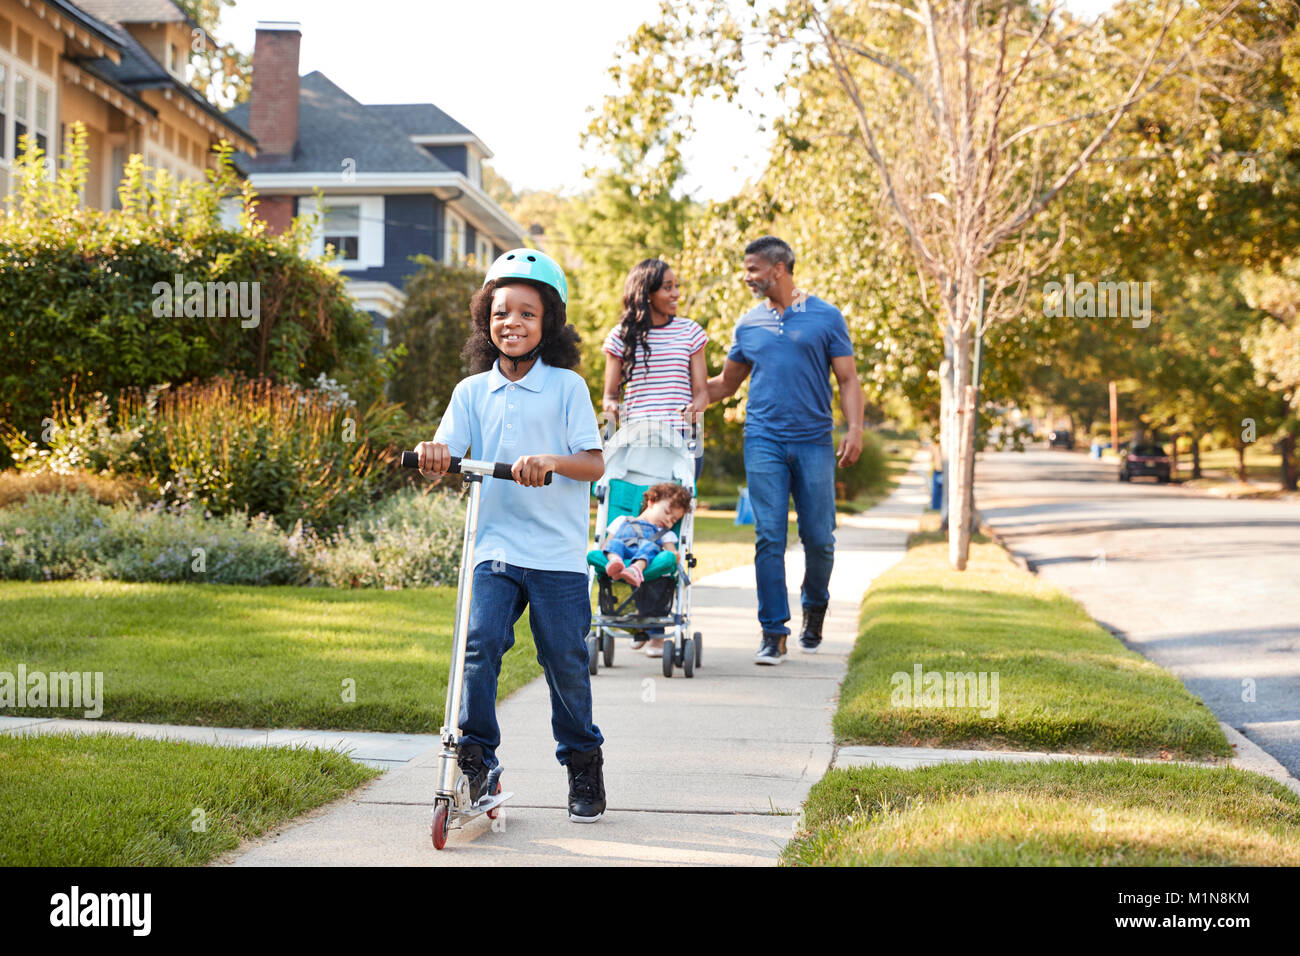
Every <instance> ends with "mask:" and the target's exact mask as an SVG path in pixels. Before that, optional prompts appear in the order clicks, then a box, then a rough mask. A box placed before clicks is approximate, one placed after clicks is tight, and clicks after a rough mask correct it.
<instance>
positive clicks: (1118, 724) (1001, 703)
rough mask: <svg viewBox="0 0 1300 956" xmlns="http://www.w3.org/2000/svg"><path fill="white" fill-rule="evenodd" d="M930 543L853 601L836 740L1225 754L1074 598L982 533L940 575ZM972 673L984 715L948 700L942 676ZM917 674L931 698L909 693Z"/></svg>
mask: <svg viewBox="0 0 1300 956" xmlns="http://www.w3.org/2000/svg"><path fill="white" fill-rule="evenodd" d="M935 538H936V536H935V535H917V536H914V538H913V547H912V548H911V549H910V550H909V551H908V553H907V555H906V557H905V558H904V559H903V561H902V562H900V563H899V564H898V565H897V566H896V567H895V568H893V569H892V570H891V571H889V572H888V573H886V574H885V575H882V576H881V577H880V578H879V579H878V580H877V581H876V583H875V584H873V585H872V587H871V589H870V590H869V591H868V592H867V595H866V597H865V599H864V600H863V604H862V614H861V620H860V631H859V636H858V640H857V642H856V645H855V647H854V650H853V654H852V655H851V656H850V658H849V664H848V673H847V676H846V678H845V681H844V684H843V687H842V689H841V693H840V702H839V707H838V710H837V711H836V714H835V718H834V730H835V734H836V736H837V738H838V739H840V740H841V741H842V742H848V743H862V744H900V745H906V746H954V745H963V746H976V747H995V748H996V747H1003V748H1012V749H1029V750H1055V751H1059V750H1072V751H1080V752H1096V753H1115V754H1125V755H1130V756H1155V757H1158V756H1172V757H1191V758H1204V757H1210V756H1221V757H1228V756H1231V754H1232V750H1231V748H1230V747H1229V745H1228V742H1227V740H1226V739H1225V738H1224V736H1223V732H1222V731H1221V730H1220V729H1219V726H1218V722H1217V721H1216V720H1215V718H1214V715H1213V714H1212V713H1211V712H1210V711H1209V709H1208V708H1206V707H1205V705H1204V704H1203V703H1202V702H1201V701H1200V700H1199V699H1197V698H1196V697H1194V696H1193V695H1192V694H1191V693H1189V692H1188V691H1187V689H1186V688H1184V687H1183V685H1182V684H1181V683H1180V682H1179V681H1178V679H1177V678H1175V677H1174V676H1173V675H1171V674H1168V673H1166V672H1165V671H1164V670H1162V669H1161V668H1160V667H1158V666H1157V665H1155V664H1153V663H1151V662H1150V661H1147V660H1146V659H1144V658H1143V657H1141V656H1140V655H1139V654H1137V653H1135V652H1133V651H1130V650H1128V649H1126V648H1125V647H1124V646H1123V645H1122V644H1120V642H1119V641H1118V640H1116V639H1115V638H1114V637H1113V636H1112V635H1111V634H1109V633H1108V632H1106V631H1105V630H1103V629H1102V628H1101V626H1100V625H1098V624H1097V623H1096V622H1095V621H1093V620H1092V618H1090V617H1089V616H1088V614H1087V612H1086V611H1085V610H1084V609H1083V608H1082V607H1081V606H1080V605H1079V604H1078V602H1076V601H1075V600H1073V599H1072V598H1071V597H1069V596H1068V595H1067V594H1065V593H1064V592H1062V591H1060V590H1059V589H1057V588H1055V587H1053V586H1052V585H1050V584H1048V583H1046V582H1045V581H1042V580H1040V579H1039V578H1037V577H1035V576H1034V575H1032V574H1030V573H1028V572H1026V571H1023V570H1022V569H1020V568H1019V567H1017V566H1016V565H1015V564H1014V563H1012V561H1011V560H1010V559H1009V557H1008V556H1007V554H1006V552H1005V551H1003V550H1002V549H1001V548H999V547H997V546H996V545H994V544H991V543H989V542H988V541H987V540H985V539H982V538H977V539H976V541H975V542H974V543H972V545H971V551H970V561H969V564H968V566H967V570H966V571H964V572H958V571H953V570H952V569H951V568H950V567H949V565H948V557H947V545H946V544H945V543H943V542H942V541H941V540H935ZM917 667H919V668H920V669H921V672H922V675H923V681H922V685H923V686H920V687H915V688H913V687H912V686H911V685H912V684H914V683H915V681H914V679H913V678H914V677H915V674H916V669H917ZM980 673H984V674H985V675H986V677H987V687H988V690H989V691H990V696H991V691H992V689H993V687H994V683H993V678H994V676H996V678H997V683H996V687H997V699H996V707H992V708H990V707H977V706H954V704H956V703H960V698H959V697H958V696H957V694H955V693H954V694H953V695H952V697H949V696H948V694H947V690H948V688H949V687H950V686H952V685H953V684H954V683H956V681H955V677H956V675H959V674H960V675H976V676H978V675H979V674H980ZM930 674H936V675H938V676H939V678H940V679H941V681H942V683H943V687H944V693H943V695H942V697H935V696H927V695H925V694H924V693H923V690H925V689H928V687H929V685H930V682H931V678H930V677H929V676H927V675H930ZM898 675H906V676H907V677H908V678H909V680H908V681H906V682H905V681H903V680H902V678H901V676H898ZM937 684H938V682H936V686H937ZM973 696H974V695H969V696H968V697H967V703H968V704H969V703H971V700H970V698H971V697H973ZM990 711H992V713H990Z"/></svg>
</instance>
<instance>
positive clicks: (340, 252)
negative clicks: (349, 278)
mask: <svg viewBox="0 0 1300 956" xmlns="http://www.w3.org/2000/svg"><path fill="white" fill-rule="evenodd" d="M324 235H325V245H327V246H333V247H334V257H335V258H336V259H339V260H341V261H343V262H356V261H357V260H358V259H359V258H360V251H361V206H360V205H358V204H344V203H337V204H335V205H332V206H329V207H328V208H326V210H325V224H324Z"/></svg>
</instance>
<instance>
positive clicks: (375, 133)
mask: <svg viewBox="0 0 1300 956" xmlns="http://www.w3.org/2000/svg"><path fill="white" fill-rule="evenodd" d="M298 97H299V101H298V146H297V148H296V149H295V150H294V152H293V155H292V156H256V157H249V156H245V155H240V156H239V157H237V160H238V164H239V166H240V168H241V169H242V170H244V172H246V173H323V172H338V171H339V170H340V169H342V164H343V161H344V160H346V159H352V160H355V162H356V171H357V172H366V173H379V172H384V173H448V172H452V169H451V167H450V166H448V165H447V164H446V163H443V162H441V161H439V160H437V159H435V158H434V157H433V156H431V155H430V154H429V153H427V152H426V151H425V150H423V149H421V148H420V147H419V146H416V145H415V144H414V143H412V142H411V138H410V134H409V133H407V132H406V131H405V129H403V128H402V127H400V126H398V125H396V124H394V123H392V122H390V121H388V119H386V111H385V110H380V111H376V110H375V108H374V107H371V106H365V105H364V104H362V103H358V102H357V101H356V100H355V99H353V98H352V97H351V96H349V95H348V94H347V93H345V92H344V91H343V90H341V89H340V88H339V87H338V86H336V85H335V84H334V82H333V81H331V80H330V78H329V77H327V76H326V75H325V74H324V73H321V72H320V71H319V70H316V71H314V72H312V73H308V74H307V75H306V76H304V77H302V78H301V79H300V80H299V84H298ZM431 108H433V107H431ZM443 115H446V114H443ZM226 116H227V117H228V118H229V119H231V120H233V121H234V122H236V123H238V124H239V125H240V126H243V127H245V128H247V126H248V118H249V104H248V103H241V104H239V105H238V106H236V107H234V108H233V109H231V110H230V112H228V113H227V114H226ZM453 122H454V121H453Z"/></svg>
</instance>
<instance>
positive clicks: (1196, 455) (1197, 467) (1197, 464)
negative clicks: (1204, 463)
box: [1192, 433, 1201, 478]
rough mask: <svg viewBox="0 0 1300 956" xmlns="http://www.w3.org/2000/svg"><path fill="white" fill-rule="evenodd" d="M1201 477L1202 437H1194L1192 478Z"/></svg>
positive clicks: (1194, 435)
mask: <svg viewBox="0 0 1300 956" xmlns="http://www.w3.org/2000/svg"><path fill="white" fill-rule="evenodd" d="M1199 477H1201V436H1200V433H1195V434H1193V435H1192V478H1199Z"/></svg>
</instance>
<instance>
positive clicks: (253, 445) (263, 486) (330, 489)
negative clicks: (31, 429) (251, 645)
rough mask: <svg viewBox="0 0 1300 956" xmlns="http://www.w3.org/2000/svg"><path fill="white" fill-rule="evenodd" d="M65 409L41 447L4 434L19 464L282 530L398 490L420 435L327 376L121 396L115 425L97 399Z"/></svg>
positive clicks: (326, 519)
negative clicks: (107, 481)
mask: <svg viewBox="0 0 1300 956" xmlns="http://www.w3.org/2000/svg"><path fill="white" fill-rule="evenodd" d="M69 404H70V403H57V404H56V405H55V408H54V417H53V418H52V419H50V420H49V422H50V424H49V427H47V428H46V429H45V433H46V436H47V438H48V443H47V445H46V447H41V446H38V445H37V444H36V443H35V442H29V441H28V440H27V438H26V436H25V435H23V434H21V433H19V432H17V431H15V430H13V429H9V430H8V433H7V436H6V439H7V442H8V444H9V448H10V453H11V454H12V456H13V458H14V461H15V464H16V466H17V467H18V469H20V470H21V471H24V472H32V473H43V472H51V473H55V474H72V473H74V472H76V471H77V470H79V469H90V470H93V471H96V472H100V473H103V474H111V475H123V476H129V477H134V478H137V479H141V480H143V481H145V482H147V483H148V484H149V485H150V486H151V487H152V488H154V489H156V490H157V492H158V493H159V494H161V495H162V496H163V497H164V498H165V499H166V500H167V501H168V502H171V503H181V504H192V505H195V506H196V507H199V508H200V509H201V510H204V511H208V512H211V513H213V514H218V515H222V514H233V513H235V512H237V511H245V512H248V513H250V514H269V515H271V516H272V517H274V518H275V519H276V521H278V522H279V524H280V525H281V526H282V527H284V528H289V527H292V526H293V525H294V524H295V523H297V522H299V521H305V522H307V523H309V524H311V525H314V526H316V527H318V528H321V527H329V528H333V527H335V526H337V525H339V524H342V523H343V522H345V521H347V520H348V519H349V518H351V517H353V516H355V515H357V514H360V513H361V512H362V511H363V510H364V509H365V508H366V507H367V506H368V505H369V503H370V501H371V499H372V498H373V497H375V496H376V495H377V494H378V493H379V492H380V491H382V490H384V489H387V488H393V487H397V485H398V484H399V483H400V481H401V478H400V476H399V475H398V474H397V471H396V469H394V468H392V467H390V466H389V462H390V461H391V459H392V455H391V452H392V451H394V450H395V448H394V446H396V445H397V444H406V443H408V442H410V441H411V439H412V438H414V437H415V435H414V430H413V429H412V426H411V425H410V422H409V421H408V420H407V418H406V416H405V414H404V413H403V412H402V410H401V408H400V407H398V406H395V405H392V404H390V403H388V402H384V401H378V402H375V403H374V404H372V405H371V406H370V408H369V409H367V410H366V411H365V412H364V413H361V412H358V410H357V407H356V404H355V403H354V402H353V401H352V399H351V397H350V396H349V395H348V393H347V391H346V390H345V389H343V388H341V387H340V386H339V385H338V383H336V382H333V381H332V380H329V379H327V378H325V376H324V375H323V374H322V375H321V377H320V378H319V379H318V381H317V383H316V387H314V388H310V389H305V388H301V387H299V386H298V385H297V384H296V383H290V384H287V385H275V384H273V383H271V382H268V381H265V380H262V381H255V382H236V381H233V380H231V379H228V378H223V379H217V380H214V381H213V382H210V383H207V384H197V383H194V384H189V385H182V386H180V387H178V388H167V387H158V388H153V389H150V390H149V392H148V394H147V395H145V396H144V397H141V396H140V394H139V393H138V392H136V393H130V392H128V393H126V394H124V395H122V396H121V397H120V398H119V400H118V405H117V413H116V421H115V424H110V420H112V419H113V418H114V415H113V410H112V408H111V407H110V404H109V402H108V400H107V399H106V398H105V397H104V396H103V395H99V394H97V395H95V396H93V398H92V399H91V400H90V401H89V402H88V403H87V404H86V405H85V406H84V407H83V408H69ZM0 431H3V430H0Z"/></svg>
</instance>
